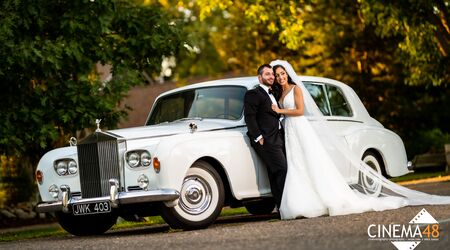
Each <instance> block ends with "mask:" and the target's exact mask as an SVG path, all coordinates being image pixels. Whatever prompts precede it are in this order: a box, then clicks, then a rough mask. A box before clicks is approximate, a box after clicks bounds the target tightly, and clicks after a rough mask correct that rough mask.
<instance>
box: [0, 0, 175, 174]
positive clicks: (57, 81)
mask: <svg viewBox="0 0 450 250" xmlns="http://www.w3.org/2000/svg"><path fill="white" fill-rule="evenodd" d="M0 20H1V23H0V44H1V46H0V58H2V59H1V60H0V86H1V92H0V99H1V100H2V104H1V105H0V120H1V121H2V122H1V123H0V155H3V156H7V157H10V158H14V161H15V162H16V165H17V167H21V166H22V165H23V166H25V165H26V166H28V167H27V168H30V169H32V166H34V165H35V164H36V163H37V160H38V159H39V157H40V156H42V154H43V153H44V152H46V151H48V150H49V149H51V148H54V147H56V146H62V145H65V144H67V140H68V137H70V136H75V135H76V132H77V131H80V130H81V131H82V130H83V129H84V128H89V127H93V126H94V125H95V123H94V121H95V119H96V118H101V119H102V126H105V127H109V128H112V127H114V126H115V125H116V124H117V122H118V121H119V119H120V118H121V117H123V116H124V115H125V114H126V112H125V110H119V109H118V104H119V102H120V100H121V99H122V98H123V97H124V95H125V94H126V93H127V90H128V89H129V88H130V86H133V85H135V84H139V83H142V82H143V79H142V77H141V72H143V71H145V72H147V73H148V74H155V75H156V74H159V70H160V67H161V61H162V59H163V57H164V56H172V55H176V54H177V53H178V51H179V48H180V47H181V46H182V44H183V35H182V33H181V29H180V25H179V24H177V23H176V22H173V21H172V20H171V18H170V17H169V16H168V15H167V14H166V11H164V10H163V9H162V8H160V6H157V5H155V4H151V5H142V4H139V3H137V2H135V1H126V0H108V1H93V0H77V1H72V0H57V1H46V0H29V1H23V0H4V1H2V2H1V3H0ZM98 63H101V64H108V65H111V66H112V69H111V71H112V73H113V77H112V79H110V80H109V81H107V82H105V81H101V79H100V75H99V73H98V72H97V71H96V70H95V67H96V65H97V64H98ZM2 162H3V161H2ZM31 176H32V175H31Z"/></svg>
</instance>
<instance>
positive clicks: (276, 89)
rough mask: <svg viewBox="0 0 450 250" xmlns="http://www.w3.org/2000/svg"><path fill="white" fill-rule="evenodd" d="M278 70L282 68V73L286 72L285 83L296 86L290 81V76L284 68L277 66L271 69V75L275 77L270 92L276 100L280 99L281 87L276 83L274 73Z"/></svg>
mask: <svg viewBox="0 0 450 250" xmlns="http://www.w3.org/2000/svg"><path fill="white" fill-rule="evenodd" d="M278 68H282V69H283V70H284V72H286V75H287V76H288V77H287V82H288V84H293V85H297V84H295V82H294V81H293V80H292V78H291V76H290V75H289V73H288V72H287V71H286V68H284V67H283V66H282V65H280V64H278V65H275V66H273V67H272V69H273V74H274V75H275V82H274V83H273V85H272V90H273V92H274V93H275V94H274V96H275V97H276V98H277V100H278V99H280V97H281V92H282V90H281V85H280V84H279V83H278V81H277V76H276V71H277V69H278Z"/></svg>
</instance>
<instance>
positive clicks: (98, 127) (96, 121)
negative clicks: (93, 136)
mask: <svg viewBox="0 0 450 250" xmlns="http://www.w3.org/2000/svg"><path fill="white" fill-rule="evenodd" d="M101 121H102V119H95V124H97V129H96V130H95V132H102V130H101V129H100V122H101Z"/></svg>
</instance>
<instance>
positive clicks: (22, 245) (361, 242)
mask: <svg viewBox="0 0 450 250" xmlns="http://www.w3.org/2000/svg"><path fill="white" fill-rule="evenodd" d="M410 187H411V188H413V189H417V190H421V191H425V192H427V193H434V194H441V195H450V182H440V183H429V184H420V185H414V186H410ZM422 209H426V210H427V211H428V212H429V213H430V215H431V216H432V217H433V218H435V219H436V220H437V221H438V222H439V237H437V238H435V240H432V241H431V240H429V241H422V242H420V244H419V245H418V246H417V247H416V248H415V249H449V248H450V247H449V246H450V205H436V206H413V207H405V208H401V209H396V210H390V211H383V212H367V213H363V214H355V215H345V216H334V217H328V216H326V217H319V218H312V219H298V220H290V221H281V220H278V219H275V218H274V217H273V216H251V215H243V216H233V217H228V218H221V219H219V220H218V221H217V223H215V224H214V225H212V226H211V227H209V228H208V229H204V230H196V231H174V230H170V229H169V227H168V226H167V225H157V226H149V227H141V228H134V229H126V230H118V231H111V232H107V233H106V234H104V235H101V236H91V237H75V236H65V237H56V238H55V237H54V238H40V239H34V240H23V241H16V242H7V243H0V249H158V250H162V249H196V250H197V249H246V250H247V249H397V248H396V247H395V246H394V245H393V244H392V243H391V241H390V240H383V241H382V240H377V239H375V240H371V239H369V235H368V227H369V226H370V225H371V224H375V225H384V226H386V227H388V226H389V224H391V225H395V224H399V225H408V223H409V221H410V220H411V219H413V218H414V217H415V216H416V215H417V214H418V213H419V212H420V211H421V210H422ZM421 229H423V228H421ZM374 232H376V230H375V231H374V230H372V231H371V234H374ZM436 233H437V232H435V234H436ZM408 249H410V248H408Z"/></svg>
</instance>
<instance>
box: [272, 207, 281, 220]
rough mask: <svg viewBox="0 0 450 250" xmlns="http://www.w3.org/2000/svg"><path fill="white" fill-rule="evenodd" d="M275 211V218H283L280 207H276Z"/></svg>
mask: <svg viewBox="0 0 450 250" xmlns="http://www.w3.org/2000/svg"><path fill="white" fill-rule="evenodd" d="M273 213H274V214H275V219H279V220H281V214H280V210H279V209H278V207H275V209H274V211H273Z"/></svg>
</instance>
